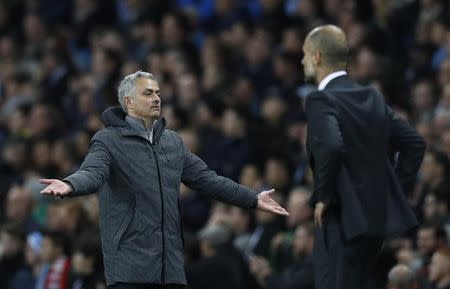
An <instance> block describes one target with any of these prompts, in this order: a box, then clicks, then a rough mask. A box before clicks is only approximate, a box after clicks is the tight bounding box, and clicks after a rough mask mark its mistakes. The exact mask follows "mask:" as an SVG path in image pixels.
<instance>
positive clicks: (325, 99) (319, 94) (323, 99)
mask: <svg viewBox="0 0 450 289" xmlns="http://www.w3.org/2000/svg"><path fill="white" fill-rule="evenodd" d="M313 103H314V104H315V105H319V103H320V104H321V105H326V106H331V105H332V100H331V99H330V96H329V95H328V94H327V93H326V92H325V91H313V92H311V93H310V94H309V95H308V96H307V97H306V103H305V106H306V109H307V110H308V107H310V106H311V105H312V104H313Z"/></svg>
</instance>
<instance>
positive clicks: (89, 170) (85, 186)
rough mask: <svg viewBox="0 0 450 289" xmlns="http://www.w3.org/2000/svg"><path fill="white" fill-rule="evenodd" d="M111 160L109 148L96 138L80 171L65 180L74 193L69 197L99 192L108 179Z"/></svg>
mask: <svg viewBox="0 0 450 289" xmlns="http://www.w3.org/2000/svg"><path fill="white" fill-rule="evenodd" d="M111 160H112V158H111V153H110V151H109V150H108V147H107V146H106V145H105V144H104V143H103V142H102V141H100V140H98V139H97V138H96V137H95V136H94V137H93V138H92V140H91V144H90V148H89V152H88V154H87V156H86V158H85V159H84V161H83V163H82V164H81V167H80V169H79V170H78V171H77V172H75V173H73V174H72V175H70V176H68V177H66V178H65V179H64V180H63V181H64V182H67V183H69V184H70V185H71V186H72V188H73V192H72V193H70V194H69V195H68V197H76V196H81V195H85V194H89V193H94V192H97V190H98V188H99V187H100V186H101V185H102V184H103V183H104V181H105V179H107V178H108V175H109V168H110V166H111Z"/></svg>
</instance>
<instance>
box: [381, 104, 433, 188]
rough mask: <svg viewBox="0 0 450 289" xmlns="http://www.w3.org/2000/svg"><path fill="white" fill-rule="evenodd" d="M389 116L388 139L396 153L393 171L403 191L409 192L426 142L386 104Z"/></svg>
mask: <svg viewBox="0 0 450 289" xmlns="http://www.w3.org/2000/svg"><path fill="white" fill-rule="evenodd" d="M386 112H387V114H388V118H389V134H390V136H389V141H390V145H391V148H392V149H393V151H394V152H396V153H398V157H397V162H396V166H395V172H396V174H397V177H398V178H399V181H400V184H401V186H402V188H403V192H404V193H410V192H411V191H412V189H413V186H414V183H415V181H416V176H417V171H418V170H419V167H420V164H421V163H422V159H423V156H424V152H425V148H426V144H425V141H424V140H423V138H422V137H421V136H420V134H419V133H418V132H417V131H416V130H415V129H414V128H413V127H412V126H410V125H409V124H408V122H406V121H405V120H404V119H402V118H401V117H400V116H398V115H397V114H396V113H395V112H394V111H393V110H392V109H391V108H390V107H389V106H387V105H386Z"/></svg>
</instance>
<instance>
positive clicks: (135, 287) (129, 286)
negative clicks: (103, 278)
mask: <svg viewBox="0 0 450 289" xmlns="http://www.w3.org/2000/svg"><path fill="white" fill-rule="evenodd" d="M182 288H186V286H184V285H175V284H168V285H157V284H135V283H120V282H119V283H116V284H114V285H112V286H108V289H182Z"/></svg>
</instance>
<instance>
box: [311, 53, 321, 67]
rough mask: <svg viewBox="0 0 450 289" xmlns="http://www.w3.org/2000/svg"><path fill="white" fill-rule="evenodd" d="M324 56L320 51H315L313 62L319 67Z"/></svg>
mask: <svg viewBox="0 0 450 289" xmlns="http://www.w3.org/2000/svg"><path fill="white" fill-rule="evenodd" d="M321 58H322V54H321V53H320V51H315V52H314V54H313V62H314V64H315V65H316V66H317V65H318V64H319V63H320V61H321V60H322V59H321Z"/></svg>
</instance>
